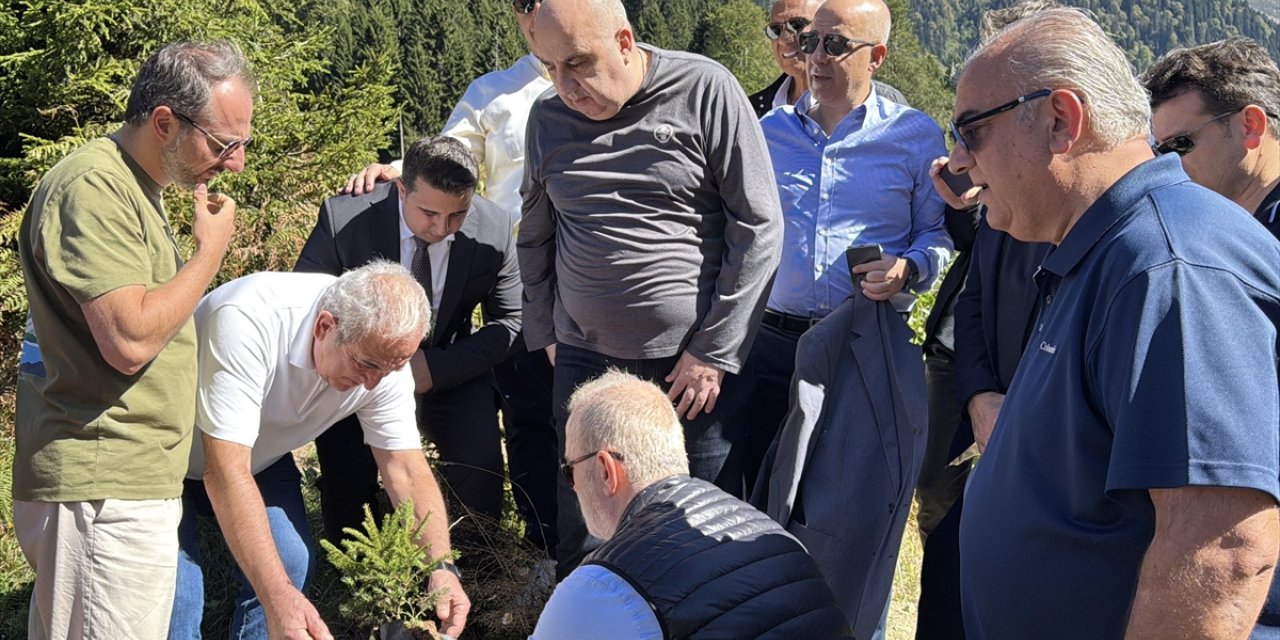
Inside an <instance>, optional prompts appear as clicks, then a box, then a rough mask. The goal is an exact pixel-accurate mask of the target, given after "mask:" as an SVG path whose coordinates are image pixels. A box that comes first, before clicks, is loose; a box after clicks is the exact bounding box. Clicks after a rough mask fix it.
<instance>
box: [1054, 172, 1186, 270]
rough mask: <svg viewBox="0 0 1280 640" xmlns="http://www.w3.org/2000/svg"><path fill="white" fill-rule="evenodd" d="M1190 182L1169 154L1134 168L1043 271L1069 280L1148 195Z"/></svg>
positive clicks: (1083, 217) (1105, 195) (1075, 229)
mask: <svg viewBox="0 0 1280 640" xmlns="http://www.w3.org/2000/svg"><path fill="white" fill-rule="evenodd" d="M1188 180H1190V178H1188V177H1187V174H1186V172H1184V171H1183V170H1182V159H1181V158H1179V157H1178V154H1176V153H1166V154H1164V155H1162V156H1159V157H1156V158H1154V159H1152V160H1148V161H1146V162H1143V163H1142V164H1140V165H1138V166H1136V167H1134V168H1133V169H1132V170H1130V171H1129V173H1126V174H1125V175H1124V176H1123V177H1121V178H1120V180H1118V181H1116V183H1115V184H1113V185H1111V188H1110V189H1107V190H1106V192H1104V193H1103V194H1102V197H1100V198H1098V200H1097V201H1096V202H1094V203H1093V204H1092V205H1090V206H1089V208H1088V209H1086V210H1085V212H1084V213H1083V214H1082V215H1081V216H1080V219H1079V220H1076V223H1075V224H1074V225H1072V227H1071V230H1070V231H1068V232H1067V236H1066V237H1065V238H1063V239H1062V243H1061V244H1059V245H1058V246H1057V247H1056V248H1055V249H1053V250H1051V251H1050V252H1049V255H1048V256H1047V257H1046V258H1045V260H1044V264H1043V265H1042V266H1041V269H1043V270H1044V271H1047V272H1049V273H1052V274H1054V275H1056V276H1058V277H1060V278H1061V277H1066V275H1067V274H1068V273H1070V272H1071V270H1073V269H1075V268H1076V266H1077V265H1079V264H1080V262H1081V261H1082V260H1083V259H1084V256H1085V255H1086V254H1088V253H1089V250H1090V249H1092V248H1093V247H1094V245H1096V244H1098V241H1100V240H1101V239H1102V237H1103V236H1105V235H1106V234H1107V232H1108V231H1110V230H1111V228H1112V227H1114V226H1115V224H1116V223H1117V222H1120V221H1121V220H1123V219H1124V218H1126V217H1128V216H1129V215H1130V214H1132V213H1133V211H1134V209H1135V208H1136V205H1138V204H1139V203H1140V202H1142V201H1143V200H1144V199H1146V197H1147V194H1149V193H1151V191H1153V190H1154V189H1157V188H1159V187H1163V186H1167V185H1171V184H1176V183H1179V182H1186V181H1188Z"/></svg>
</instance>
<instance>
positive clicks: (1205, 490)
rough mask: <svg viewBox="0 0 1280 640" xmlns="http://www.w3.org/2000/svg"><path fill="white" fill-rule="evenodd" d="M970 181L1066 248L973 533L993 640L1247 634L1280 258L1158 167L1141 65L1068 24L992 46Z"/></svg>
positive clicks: (1034, 22)
mask: <svg viewBox="0 0 1280 640" xmlns="http://www.w3.org/2000/svg"><path fill="white" fill-rule="evenodd" d="M956 113H957V120H956V122H955V124H954V126H953V135H954V136H955V137H956V139H957V144H956V147H955V149H954V150H953V153H952V156H951V163H952V167H953V170H956V171H964V172H968V173H969V174H970V177H971V178H972V179H973V182H974V184H975V185H976V186H979V187H981V195H980V196H979V199H980V200H981V201H982V202H983V204H985V205H986V206H987V208H988V214H987V220H988V221H989V222H990V224H991V225H992V226H993V227H994V228H996V229H999V230H1003V231H1007V232H1008V233H1010V234H1011V235H1012V236H1014V237H1015V238H1017V239H1019V240H1023V241H1028V242H1050V243H1052V244H1054V245H1056V246H1055V247H1054V249H1052V250H1051V252H1050V253H1049V255H1048V257H1047V258H1046V259H1045V262H1044V264H1043V266H1042V267H1041V270H1040V272H1039V273H1038V274H1037V276H1036V282H1037V286H1038V288H1039V291H1040V306H1041V310H1040V315H1039V317H1038V319H1037V320H1036V322H1035V325H1034V327H1033V328H1032V333H1031V337H1030V340H1029V341H1028V343H1027V349H1026V353H1025V354H1024V356H1023V358H1022V361H1021V363H1019V365H1018V370H1017V374H1016V375H1015V377H1014V379H1013V383H1012V385H1011V387H1010V389H1009V394H1008V396H1007V397H1006V399H1005V401H1004V405H1003V407H1002V408H1001V411H1000V416H999V418H998V422H997V426H996V429H995V433H994V435H993V437H992V439H991V441H990V443H989V445H988V447H987V449H986V453H985V455H984V457H983V459H982V462H981V463H980V464H979V465H978V466H977V469H976V470H975V472H974V475H973V479H972V481H971V482H972V483H971V485H970V487H969V491H968V494H967V495H966V505H965V512H964V515H963V518H962V524H961V533H960V548H961V590H962V598H963V601H964V609H965V631H966V635H967V636H968V637H969V638H971V639H972V638H1071V639H1076V638H1089V639H1091V640H1094V639H1106V638H1121V637H1129V638H1175V637H1177V638H1181V637H1195V638H1243V637H1246V636H1248V634H1249V632H1250V630H1251V629H1252V627H1253V624H1254V621H1255V620H1256V618H1257V614H1258V611H1259V610H1260V608H1261V606H1262V602H1263V599H1264V598H1265V596H1266V593H1267V587H1268V585H1269V583H1270V581H1271V577H1272V572H1273V569H1274V565H1275V562H1276V556H1277V552H1278V551H1280V516H1278V515H1277V508H1276V502H1277V495H1278V494H1280V487H1278V485H1280V387H1278V380H1277V373H1276V347H1277V322H1280V271H1277V265H1280V243H1277V242H1276V241H1275V240H1274V239H1273V238H1272V237H1271V236H1270V234H1268V233H1267V232H1266V230H1265V229H1263V228H1262V227H1261V226H1260V225H1258V224H1257V223H1256V222H1254V221H1253V220H1250V219H1249V216H1248V215H1247V214H1246V213H1245V212H1244V211H1242V210H1241V209H1240V208H1239V207H1238V206H1237V205H1235V204H1233V203H1231V202H1230V201H1228V200H1226V199H1225V198H1223V197H1221V196H1219V195H1217V194H1215V193H1213V192H1211V191H1209V190H1207V189H1204V188H1202V187H1200V186H1197V185H1194V184H1193V183H1191V182H1190V180H1189V179H1188V178H1187V175H1186V173H1185V172H1184V171H1183V170H1182V167H1181V164H1180V163H1179V162H1178V159H1177V157H1176V156H1174V155H1167V156H1162V157H1160V158H1155V159H1153V154H1152V152H1151V149H1150V147H1149V146H1148V145H1147V128H1148V124H1147V123H1148V121H1149V119H1150V109H1149V107H1148V105H1147V101H1146V96H1145V94H1144V92H1143V90H1142V88H1141V87H1140V86H1139V85H1138V84H1137V82H1136V80H1134V79H1133V77H1132V74H1131V73H1130V71H1129V67H1128V63H1127V62H1126V60H1125V58H1124V55H1123V53H1122V52H1121V51H1120V50H1119V48H1118V47H1116V46H1115V44H1114V43H1112V42H1111V40H1110V39H1109V38H1108V37H1107V36H1106V35H1105V34H1104V33H1103V32H1102V30H1101V29H1100V28H1099V27H1098V26H1097V25H1096V24H1095V23H1094V22H1093V21H1091V20H1090V19H1089V18H1088V17H1087V16H1085V15H1084V14H1083V13H1080V12H1079V11H1076V10H1073V9H1053V10H1048V11H1045V12H1042V13H1040V14H1037V15H1034V16H1030V17H1027V18H1025V19H1023V20H1021V21H1019V22H1016V23H1014V24H1012V25H1011V26H1009V27H1008V28H1007V29H1005V30H1004V31H1002V32H1001V33H1000V34H999V35H997V36H995V37H994V38H993V39H991V40H989V41H987V42H986V43H985V44H984V45H983V46H982V47H981V48H980V49H979V50H978V51H977V52H975V54H974V55H973V56H972V57H971V58H970V59H969V61H967V62H966V63H965V67H964V70H963V71H962V75H961V78H960V82H959V85H958V88H957V93H956Z"/></svg>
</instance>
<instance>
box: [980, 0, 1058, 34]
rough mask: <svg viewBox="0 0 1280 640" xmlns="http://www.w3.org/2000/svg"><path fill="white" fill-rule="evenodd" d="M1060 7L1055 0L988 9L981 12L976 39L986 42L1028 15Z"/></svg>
mask: <svg viewBox="0 0 1280 640" xmlns="http://www.w3.org/2000/svg"><path fill="white" fill-rule="evenodd" d="M1061 6H1062V5H1061V4H1058V3H1057V2H1056V1H1055V0H1022V2H1019V3H1017V4H1013V5H1010V6H1007V7H1004V8H1003V9H988V10H986V11H983V12H982V20H981V21H979V23H978V39H979V40H988V39H990V38H991V36H994V35H996V34H997V33H1000V30H1001V29H1004V28H1005V27H1007V26H1009V25H1011V24H1013V23H1015V22H1017V21H1019V20H1021V19H1023V18H1025V17H1027V16H1029V15H1032V14H1036V13H1040V12H1041V11H1044V10H1045V9H1055V8H1057V7H1061Z"/></svg>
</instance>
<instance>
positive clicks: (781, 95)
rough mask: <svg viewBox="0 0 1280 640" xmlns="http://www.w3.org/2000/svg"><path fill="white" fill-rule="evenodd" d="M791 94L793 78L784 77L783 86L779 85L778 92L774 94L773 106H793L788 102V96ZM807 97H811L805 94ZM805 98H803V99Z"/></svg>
mask: <svg viewBox="0 0 1280 640" xmlns="http://www.w3.org/2000/svg"><path fill="white" fill-rule="evenodd" d="M790 93H791V76H782V84H780V85H778V90H777V91H775V92H774V93H773V106H774V107H775V108H776V107H781V106H784V105H788V104H791V103H790V102H788V101H787V96H788V95H789V94H790ZM804 95H805V96H807V95H809V93H808V92H805V94H804ZM803 98H804V96H801V99H803Z"/></svg>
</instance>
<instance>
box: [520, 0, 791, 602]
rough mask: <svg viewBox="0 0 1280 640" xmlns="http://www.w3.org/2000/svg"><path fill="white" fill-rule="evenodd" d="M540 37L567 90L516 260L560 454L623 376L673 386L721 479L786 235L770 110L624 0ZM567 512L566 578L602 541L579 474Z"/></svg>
mask: <svg viewBox="0 0 1280 640" xmlns="http://www.w3.org/2000/svg"><path fill="white" fill-rule="evenodd" d="M533 45H534V46H533V49H534V54H535V55H537V56H538V58H539V59H540V60H541V61H542V63H543V64H544V65H545V66H546V68H547V71H548V72H549V73H550V75H551V78H552V81H553V82H554V83H555V87H556V93H555V94H550V93H548V94H544V95H543V96H542V97H541V98H540V99H539V100H538V102H537V103H536V104H535V105H534V108H533V111H532V113H531V114H530V118H529V126H528V138H527V145H526V147H527V148H526V169H525V178H524V185H523V188H522V189H521V191H522V193H523V197H524V205H523V218H522V221H521V223H520V230H519V236H518V241H517V252H518V255H519V260H520V271H521V275H522V279H523V280H524V286H525V299H524V314H525V327H524V329H525V342H526V345H527V346H528V347H529V349H530V350H532V349H539V348H545V349H546V350H547V355H548V357H549V358H550V359H551V361H552V363H553V364H554V365H556V367H555V380H554V385H553V401H554V404H555V408H556V412H557V423H558V424H557V428H558V430H559V436H560V454H561V455H563V454H564V424H565V412H564V404H565V401H566V400H567V399H568V398H569V395H570V394H571V393H572V392H573V390H574V389H575V388H576V387H577V386H578V385H579V384H580V383H581V382H583V381H585V380H588V379H590V378H593V377H595V376H597V375H599V374H600V373H602V372H603V371H604V370H606V369H607V368H618V369H623V370H626V371H628V372H631V373H634V374H636V375H639V376H641V377H643V378H647V379H650V380H653V381H655V382H658V383H659V384H660V385H663V387H664V389H665V390H667V392H668V396H669V397H670V398H671V399H672V401H673V402H674V403H675V405H676V411H677V412H678V413H679V414H680V415H681V416H682V418H683V420H684V425H685V440H686V449H687V450H688V452H689V458H690V468H691V472H692V475H694V476H695V477H700V478H703V479H705V480H709V481H713V482H714V481H716V480H717V478H719V477H721V473H722V470H723V467H724V466H725V459H726V457H727V454H728V451H729V439H730V437H731V435H732V434H731V432H730V428H731V426H730V425H727V424H724V423H723V421H722V419H721V415H722V414H723V415H730V413H731V412H730V411H729V410H728V409H729V408H727V407H726V406H725V405H726V404H729V402H728V401H729V400H730V399H731V398H732V392H731V389H732V384H733V374H736V373H737V372H738V371H739V369H740V367H741V365H742V362H743V360H744V359H745V358H746V355H747V353H748V352H749V350H750V346H751V341H752V339H753V337H754V335H755V330H756V327H757V326H758V323H759V320H760V315H761V313H762V311H763V305H764V299H765V295H766V293H767V291H768V288H769V283H770V280H771V278H772V276H773V272H774V269H775V268H776V267H777V264H778V260H779V246H780V241H781V238H782V227H781V218H780V207H779V204H778V194H777V189H776V188H775V185H774V182H773V171H772V166H771V165H770V162H769V153H768V149H767V148H766V146H765V142H764V138H763V136H762V135H761V133H760V127H759V125H758V124H757V122H756V118H755V114H754V112H753V111H752V109H751V105H750V103H749V102H748V101H747V97H746V95H745V94H744V93H743V91H742V89H741V88H740V87H739V86H738V83H737V81H736V80H735V79H734V77H733V75H732V74H730V73H729V71H728V70H726V69H725V68H724V67H722V66H720V65H719V64H717V63H715V62H713V61H711V60H708V59H707V58H703V57H701V56H697V55H692V54H688V53H682V52H675V51H665V50H661V49H657V48H654V47H650V46H648V45H641V44H639V43H637V42H636V40H635V36H634V33H633V32H632V29H631V25H630V24H629V22H628V21H627V17H626V13H625V11H624V9H623V7H622V4H621V3H620V2H619V1H618V0H557V2H555V3H548V4H547V5H545V6H543V7H542V8H541V9H540V10H539V12H538V13H537V16H536V18H535V24H534V42H533ZM721 398H723V400H720V399H721ZM718 400H719V401H718ZM623 453H624V454H625V452H623ZM723 477H724V478H725V481H724V482H725V484H731V483H732V482H734V481H733V479H736V478H738V477H739V474H737V473H733V472H729V473H725V474H724V475H723ZM731 477H732V479H731ZM737 482H740V481H737ZM723 488H724V489H726V490H728V491H730V492H731V493H735V494H741V493H742V487H741V486H737V485H736V484H731V486H725V487H723ZM559 508H560V514H559V518H558V529H559V533H560V548H559V550H558V552H557V557H558V559H559V562H560V566H559V568H558V573H559V575H560V576H561V577H563V576H564V575H566V574H567V573H568V572H569V571H571V570H572V569H573V568H574V567H575V566H576V565H577V564H578V562H579V561H580V560H581V558H582V555H583V554H584V553H585V552H586V551H588V550H590V549H591V548H593V547H594V546H595V545H597V544H598V541H597V540H594V539H589V538H588V535H587V532H586V528H585V526H584V525H583V524H582V516H581V513H580V511H579V510H578V505H577V502H576V500H575V499H574V494H573V492H572V490H571V489H570V488H569V486H568V485H567V484H565V483H563V482H562V483H561V486H560V491H559Z"/></svg>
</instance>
